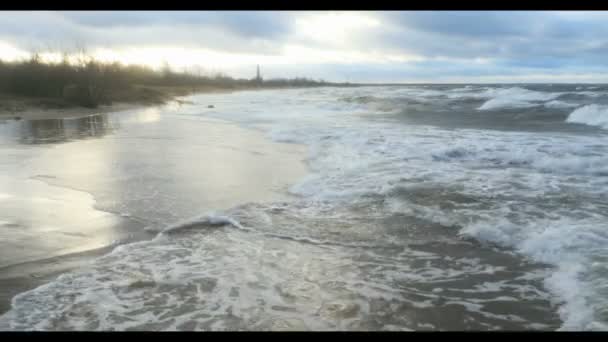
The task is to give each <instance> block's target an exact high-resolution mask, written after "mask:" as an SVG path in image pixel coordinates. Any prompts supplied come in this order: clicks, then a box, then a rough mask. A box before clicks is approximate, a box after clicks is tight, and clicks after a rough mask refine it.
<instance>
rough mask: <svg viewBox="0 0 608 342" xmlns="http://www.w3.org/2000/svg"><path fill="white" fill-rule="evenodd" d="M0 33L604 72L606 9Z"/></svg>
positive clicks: (397, 71) (131, 21)
mask: <svg viewBox="0 0 608 342" xmlns="http://www.w3.org/2000/svg"><path fill="white" fill-rule="evenodd" d="M0 41H1V42H3V44H5V45H6V44H10V45H11V46H12V47H11V48H12V49H21V50H32V49H38V50H41V49H46V48H49V47H50V48H56V49H66V48H71V47H74V46H76V45H85V46H87V48H89V49H93V50H94V49H98V50H99V51H101V50H103V51H106V52H107V51H114V52H116V53H115V55H120V54H119V53H118V52H120V53H122V56H126V55H127V54H130V56H131V59H133V60H134V61H136V60H137V58H149V59H150V58H154V57H156V58H157V59H161V58H173V59H175V60H176V61H177V62H176V63H178V62H179V61H181V62H179V63H182V64H185V63H197V61H200V63H201V64H204V63H210V60H213V61H215V62H217V63H215V64H221V62H222V61H226V63H225V64H226V68H227V71H228V72H230V71H231V70H232V71H235V72H245V71H240V70H248V69H249V68H250V65H251V64H252V63H253V64H255V63H263V64H265V65H266V67H268V68H269V69H270V70H280V72H283V73H286V74H294V73H303V72H307V73H310V74H311V75H315V76H321V77H323V76H322V75H325V76H326V78H329V76H330V75H331V76H332V77H338V78H340V79H344V78H345V77H346V78H348V77H350V78H353V79H355V78H357V77H359V78H360V79H362V80H363V79H365V80H371V79H374V78H375V79H377V80H379V81H382V80H388V79H400V80H407V79H423V78H424V79H440V78H446V77H453V78H457V77H461V79H475V78H476V77H477V78H479V79H481V78H482V77H486V78H489V77H507V76H508V77H517V76H518V75H519V76H520V77H521V78H522V79H524V78H526V76H527V75H532V74H534V75H547V77H548V79H549V78H551V77H553V78H555V77H556V75H582V74H585V73H586V71H589V70H593V71H594V72H595V73H597V74H598V75H604V74H606V73H608V58H605V56H606V55H607V53H608V13H606V12H557V11H553V12H523V11H518V12H480V11H476V12H466V11H458V12H446V11H435V12H432V11H431V12H235V11H230V12H217V11H211V12H158V11H138V12H101V11H98V12H5V13H0ZM0 50H1V49H0ZM4 50H5V51H8V50H10V49H9V48H5V49H4ZM149 51H155V52H154V53H152V54H151V53H148V52H149ZM163 51H164V52H163ZM0 52H1V51H0ZM109 55H111V54H109ZM185 55H187V56H185ZM186 57H187V58H186ZM125 58H126V57H125ZM157 62H158V61H157ZM170 62H171V61H170ZM228 62H229V63H228ZM239 63H240V65H239ZM587 73H588V72H587ZM346 74H348V75H351V76H345V75H346ZM300 75H301V74H300ZM355 75H358V76H355ZM560 77H562V76H560ZM563 77H566V76H563ZM573 77H574V76H573ZM598 77H599V76H598ZM579 78H580V77H579Z"/></svg>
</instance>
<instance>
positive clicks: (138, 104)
mask: <svg viewBox="0 0 608 342" xmlns="http://www.w3.org/2000/svg"><path fill="white" fill-rule="evenodd" d="M320 87H336V86H335V85H325V86H318V87H273V86H268V87H252V86H244V87H234V88H222V87H198V88H191V87H156V88H154V87H146V88H152V89H155V90H156V91H159V92H161V93H162V96H164V98H162V99H161V100H159V99H153V100H149V101H146V100H144V101H128V102H125V101H116V102H114V103H113V104H111V105H100V106H98V107H97V108H88V107H80V106H76V105H69V106H65V107H62V108H56V107H53V106H49V105H48V104H45V100H48V99H44V98H35V97H21V96H16V95H11V94H3V93H0V101H3V102H6V103H9V104H8V105H7V104H6V103H0V120H44V119H67V118H72V119H73V118H80V117H85V116H91V115H97V114H109V113H117V112H122V111H127V110H134V109H145V108H150V107H157V106H162V105H165V104H167V103H171V102H178V103H187V102H184V101H182V100H180V98H182V97H186V96H191V95H200V94H213V93H216V94H217V93H226V94H229V93H233V92H238V91H260V90H280V89H285V90H288V89H302V88H320ZM159 89H162V90H159ZM8 107H10V108H12V109H8Z"/></svg>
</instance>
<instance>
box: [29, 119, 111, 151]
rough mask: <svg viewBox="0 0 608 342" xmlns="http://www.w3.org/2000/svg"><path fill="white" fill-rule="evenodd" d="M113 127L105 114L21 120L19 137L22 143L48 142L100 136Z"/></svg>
mask: <svg viewBox="0 0 608 342" xmlns="http://www.w3.org/2000/svg"><path fill="white" fill-rule="evenodd" d="M113 129H114V127H113V126H112V125H111V124H110V122H109V120H108V116H107V114H98V115H91V116H85V117H80V118H62V119H44V120H26V121H21V127H20V133H21V134H20V139H19V141H20V142H21V143H23V144H48V143H57V142H63V141H68V140H73V139H84V138H91V137H102V136H104V135H106V134H108V133H110V132H111V131H112V130H113Z"/></svg>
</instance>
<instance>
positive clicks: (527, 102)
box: [478, 87, 561, 110]
mask: <svg viewBox="0 0 608 342" xmlns="http://www.w3.org/2000/svg"><path fill="white" fill-rule="evenodd" d="M481 95H483V96H486V97H489V98H490V100H488V101H486V102H485V103H484V104H482V105H481V106H480V107H479V108H478V109H479V110H496V109H502V108H526V107H534V106H537V105H539V104H542V102H545V101H550V100H553V99H555V98H557V97H558V96H560V95H561V93H556V92H541V91H534V90H528V89H525V88H520V87H511V88H492V89H488V90H486V91H485V92H483V93H481Z"/></svg>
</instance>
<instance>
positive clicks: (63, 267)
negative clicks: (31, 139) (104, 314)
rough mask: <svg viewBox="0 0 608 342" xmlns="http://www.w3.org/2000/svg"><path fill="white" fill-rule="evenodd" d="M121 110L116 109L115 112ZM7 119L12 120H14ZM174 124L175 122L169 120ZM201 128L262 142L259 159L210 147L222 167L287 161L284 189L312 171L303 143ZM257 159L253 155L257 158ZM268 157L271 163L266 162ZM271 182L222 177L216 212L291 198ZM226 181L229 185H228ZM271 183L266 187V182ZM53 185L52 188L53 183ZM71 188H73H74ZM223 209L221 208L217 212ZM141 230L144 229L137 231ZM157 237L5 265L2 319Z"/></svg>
mask: <svg viewBox="0 0 608 342" xmlns="http://www.w3.org/2000/svg"><path fill="white" fill-rule="evenodd" d="M176 99H178V97H175V98H174V99H173V100H174V101H175V100H176ZM155 106H159V105H150V106H145V107H144V106H141V105H140V106H137V105H127V106H120V107H117V106H114V107H113V108H112V107H110V108H107V107H106V108H104V110H105V112H106V113H116V112H119V111H121V110H128V109H134V108H142V109H144V108H147V107H155ZM117 108H118V110H117ZM99 113H100V112H99V109H98V110H97V111H95V112H92V111H85V112H84V113H83V112H79V111H77V110H70V111H59V110H49V111H39V112H33V111H32V112H29V113H28V114H29V116H28V117H27V118H25V117H24V118H23V119H24V120H40V119H59V118H68V117H81V116H87V115H93V114H99ZM42 115H44V117H41V116H42ZM1 119H2V116H0V120H1ZM8 119H11V118H10V117H9V118H8ZM171 120H172V119H171ZM215 121H217V122H215ZM202 128H203V129H205V128H207V129H210V130H212V131H214V130H218V129H220V130H221V131H222V132H224V134H226V135H227V136H233V135H235V134H238V135H239V136H243V135H247V136H249V137H250V138H248V140H249V141H250V142H254V143H255V141H259V142H260V143H262V144H263V145H261V146H260V145H259V143H258V146H260V147H258V148H257V149H261V151H262V152H264V154H265V155H260V156H256V157H251V155H252V153H251V152H250V151H245V150H238V149H237V150H234V149H231V148H226V147H225V146H219V145H217V146H214V145H211V146H209V147H208V148H206V150H207V151H208V152H207V153H210V154H213V155H218V152H217V151H222V152H221V154H219V155H222V156H223V158H225V160H226V162H224V163H219V165H222V164H230V163H231V161H232V160H235V159H234V158H237V159H238V158H241V159H242V158H245V159H246V160H248V159H251V158H253V159H251V160H252V161H255V163H258V164H259V165H260V167H261V168H274V165H275V164H276V162H277V161H279V160H280V161H281V163H287V164H290V165H289V166H287V167H286V168H285V169H284V170H285V171H281V172H279V175H281V176H279V177H281V178H284V180H283V183H284V185H285V186H291V185H293V184H294V182H296V181H297V180H298V179H300V178H301V176H304V175H306V174H307V173H308V172H309V170H308V168H307V166H306V164H305V163H304V159H305V149H306V147H305V146H304V145H300V144H284V143H276V142H273V141H271V140H270V139H268V138H266V137H264V136H263V135H261V134H259V132H256V131H254V130H250V129H247V128H243V127H241V126H239V125H238V124H236V123H233V122H230V121H224V120H215V119H214V120H212V121H211V122H207V123H206V124H204V126H203V127H202ZM277 145H278V147H279V148H276V147H275V146H277ZM283 145H289V146H283ZM285 149H288V150H289V151H290V152H286V151H285ZM285 153H288V154H290V155H291V156H290V157H289V158H288V159H292V160H291V161H290V160H286V158H285V157H281V155H284V154H285ZM254 155H255V154H254ZM268 155H272V156H271V157H268ZM268 158H270V159H268ZM213 175H214V172H211V173H210V174H209V175H208V176H211V178H213ZM267 178H269V179H268V180H267V182H265V181H264V180H261V182H259V184H255V185H252V187H251V189H244V191H240V190H239V191H237V190H231V189H232V183H233V182H234V181H231V180H230V179H225V180H224V182H222V179H216V180H215V181H216V182H217V183H219V184H218V186H217V189H222V188H225V189H224V191H225V193H226V194H223V195H221V196H220V197H222V198H220V200H219V201H218V202H217V203H218V204H217V206H218V207H217V208H216V207H215V204H214V207H213V209H214V210H226V209H229V208H232V207H234V206H238V205H241V204H244V203H248V202H251V201H261V202H264V201H268V200H274V199H276V198H284V199H285V200H289V199H288V198H289V197H290V196H291V195H289V194H288V193H286V192H285V191H284V189H281V190H277V189H276V188H275V185H274V184H271V183H272V181H274V179H272V178H273V177H272V176H271V175H270V173H269V177H267ZM224 183H226V184H224ZM265 183H268V184H265ZM49 185H51V184H49ZM52 186H53V187H59V188H65V186H64V185H62V184H55V183H54V182H53V184H52ZM255 187H262V188H263V189H261V191H260V190H257V191H256V190H255ZM66 189H71V188H66ZM71 190H72V189H71ZM78 191H80V192H87V193H89V194H90V195H91V196H93V198H95V197H96V196H95V193H92V192H89V191H87V190H78ZM270 193H274V194H275V195H270V196H271V197H272V198H267V197H269V194H270ZM218 208H220V209H218ZM95 210H97V211H103V212H106V213H108V214H111V215H114V216H120V215H119V214H117V213H116V212H111V211H107V210H104V209H103V208H98V207H96V206H95ZM120 220H121V221H122V222H123V224H124V225H125V226H133V228H134V229H137V227H135V226H139V224H138V222H136V221H133V220H132V219H131V218H128V217H126V218H125V217H121V218H120ZM129 222H132V224H129ZM115 228H116V227H113V226H112V227H110V226H108V230H112V229H115ZM139 228H142V227H139ZM155 236H156V233H153V232H150V231H147V230H145V229H143V230H142V231H141V232H137V231H135V234H133V235H132V236H131V237H130V238H128V239H125V240H122V241H120V242H119V243H116V244H112V245H108V246H103V247H99V248H93V249H89V250H84V251H78V252H72V253H68V254H63V255H50V256H49V257H47V258H41V259H37V260H29V261H27V260H26V261H23V262H18V263H15V264H11V265H7V266H3V267H1V268H0V316H2V315H4V314H5V313H7V312H8V311H10V310H11V308H12V299H13V298H14V296H16V295H18V294H21V293H24V292H27V291H30V290H33V289H35V288H37V287H39V286H42V285H45V284H47V283H49V282H52V281H53V280H55V279H56V278H57V277H59V276H61V275H62V274H65V273H68V272H71V271H74V270H76V269H79V268H81V267H86V265H87V264H88V263H90V262H93V261H94V260H95V259H96V258H98V257H101V256H103V255H105V254H107V253H109V252H111V251H112V250H114V249H115V248H116V247H118V246H122V245H125V244H130V243H135V242H141V241H149V240H151V239H154V237H155Z"/></svg>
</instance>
